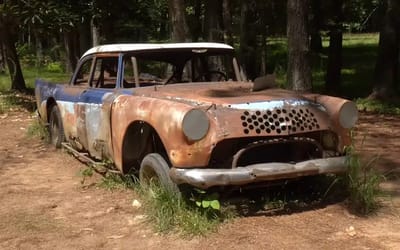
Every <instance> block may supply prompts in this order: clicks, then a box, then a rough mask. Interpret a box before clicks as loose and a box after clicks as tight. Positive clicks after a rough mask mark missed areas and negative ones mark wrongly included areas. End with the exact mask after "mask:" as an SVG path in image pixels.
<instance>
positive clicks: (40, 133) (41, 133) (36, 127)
mask: <svg viewBox="0 0 400 250" xmlns="http://www.w3.org/2000/svg"><path fill="white" fill-rule="evenodd" d="M26 133H27V135H28V136H29V137H37V138H39V139H41V140H45V141H48V140H49V130H48V129H47V128H46V126H44V125H43V123H41V122H40V121H39V120H38V119H35V120H33V122H32V123H31V124H30V125H29V127H28V130H27V132H26Z"/></svg>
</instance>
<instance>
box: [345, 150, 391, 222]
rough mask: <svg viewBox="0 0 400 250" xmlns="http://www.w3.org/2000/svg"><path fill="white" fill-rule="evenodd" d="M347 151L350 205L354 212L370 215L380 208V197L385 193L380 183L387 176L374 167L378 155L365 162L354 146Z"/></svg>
mask: <svg viewBox="0 0 400 250" xmlns="http://www.w3.org/2000/svg"><path fill="white" fill-rule="evenodd" d="M347 152H348V155H349V160H348V165H349V167H348V174H347V187H348V191H349V205H350V208H351V209H353V210H354V212H356V213H360V214H362V215H368V214H370V213H372V212H374V211H376V210H377V209H378V208H379V197H382V195H383V192H382V191H381V189H380V187H379V185H380V183H382V181H384V180H385V177H384V175H382V174H380V173H378V172H377V171H376V170H375V169H374V163H375V162H376V160H377V157H373V158H372V159H370V160H369V161H368V162H363V161H361V158H360V156H359V154H358V153H357V152H356V150H355V149H354V147H353V146H351V147H349V148H347Z"/></svg>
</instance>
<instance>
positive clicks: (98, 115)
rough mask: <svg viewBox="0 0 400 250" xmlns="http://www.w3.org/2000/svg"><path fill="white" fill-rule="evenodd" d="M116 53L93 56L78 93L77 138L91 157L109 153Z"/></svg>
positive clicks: (115, 82)
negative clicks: (87, 80) (85, 85)
mask: <svg viewBox="0 0 400 250" xmlns="http://www.w3.org/2000/svg"><path fill="white" fill-rule="evenodd" d="M119 71H120V70H119V55H110V56H96V58H95V59H94V62H93V66H92V73H91V74H92V77H91V80H90V83H89V85H90V86H91V87H90V88H88V89H87V90H85V91H83V92H82V93H81V95H80V101H79V105H80V107H79V110H80V112H81V114H80V118H81V119H79V123H80V124H78V127H79V128H81V130H79V131H78V134H79V138H80V142H81V144H82V145H83V147H84V148H85V149H86V150H87V151H88V152H89V153H90V155H91V156H92V157H95V158H97V159H103V158H111V157H112V144H111V127H110V119H111V106H112V103H113V101H114V99H115V98H116V96H117V95H118V91H117V90H118V88H119V86H120V84H119V81H120V80H119V78H118V74H119Z"/></svg>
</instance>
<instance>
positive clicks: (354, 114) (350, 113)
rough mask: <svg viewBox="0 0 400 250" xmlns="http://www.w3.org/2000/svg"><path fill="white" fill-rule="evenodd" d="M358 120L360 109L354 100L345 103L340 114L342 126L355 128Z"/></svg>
mask: <svg viewBox="0 0 400 250" xmlns="http://www.w3.org/2000/svg"><path fill="white" fill-rule="evenodd" d="M357 120H358V110H357V106H356V104H355V103H354V102H351V101H348V102H345V103H343V105H342V106H341V107H340V110H339V114H338V121H339V124H340V126H342V127H343V128H345V129H351V128H353V127H354V126H355V125H356V123H357Z"/></svg>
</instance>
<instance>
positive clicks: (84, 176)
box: [79, 167, 94, 185]
mask: <svg viewBox="0 0 400 250" xmlns="http://www.w3.org/2000/svg"><path fill="white" fill-rule="evenodd" d="M93 174H94V170H93V168H91V167H88V168H84V169H81V170H80V171H79V175H80V176H82V180H81V184H82V185H84V184H85V181H86V179H87V178H88V177H92V176H93Z"/></svg>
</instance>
